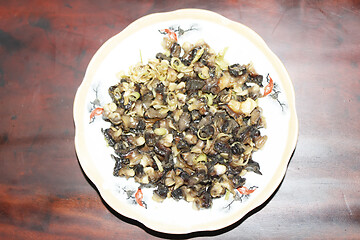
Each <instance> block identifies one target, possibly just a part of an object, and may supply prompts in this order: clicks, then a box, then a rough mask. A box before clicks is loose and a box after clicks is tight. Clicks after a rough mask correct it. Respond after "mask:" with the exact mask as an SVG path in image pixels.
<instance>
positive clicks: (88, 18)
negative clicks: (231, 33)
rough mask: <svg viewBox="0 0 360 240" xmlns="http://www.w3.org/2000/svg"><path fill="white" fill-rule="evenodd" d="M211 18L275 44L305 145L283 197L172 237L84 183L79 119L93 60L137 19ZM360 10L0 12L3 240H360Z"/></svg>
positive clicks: (59, 6)
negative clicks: (76, 105)
mask: <svg viewBox="0 0 360 240" xmlns="http://www.w3.org/2000/svg"><path fill="white" fill-rule="evenodd" d="M180 8H202V9H208V10H212V11H215V12H217V13H220V14H222V15H224V16H225V17H228V18H230V19H232V20H235V21H238V22H241V23H243V24H245V25H247V26H249V27H250V28H252V29H253V30H255V31H256V32H257V33H259V34H260V35H261V36H262V37H263V38H264V40H265V41H266V42H267V44H268V45H269V47H270V48H271V49H272V50H273V51H274V52H275V54H277V55H278V57H279V58H280V59H281V60H282V61H283V63H284V65H285V66H286V68H287V70H288V72H289V74H290V76H291V78H292V80H293V84H294V87H295V92H296V104H297V112H298V117H299V125H300V133H299V139H298V144H297V147H296V150H295V151H294V154H293V157H292V159H291V161H290V163H289V166H288V171H287V174H286V176H285V178H284V180H283V182H282V184H281V185H280V187H279V188H278V190H277V191H276V192H275V194H274V195H273V196H272V197H271V198H270V199H269V200H268V201H266V202H265V204H263V205H261V206H260V207H259V208H257V209H256V210H255V211H253V212H251V213H250V214H249V215H247V216H246V217H245V218H244V219H242V220H241V221H239V222H237V223H235V224H234V225H232V226H229V227H228V228H225V229H221V230H219V231H215V232H201V233H194V234H190V235H180V236H176V235H175V236H174V235H167V234H163V233H158V232H154V231H152V230H150V229H147V228H145V227H143V226H142V225H141V224H139V223H137V222H136V221H133V220H131V219H127V218H125V217H123V216H121V215H119V214H117V213H115V212H114V211H113V210H111V208H110V207H109V206H107V204H106V203H105V202H104V201H103V200H102V199H101V197H100V196H99V194H98V192H97V190H96V188H95V187H94V185H92V183H91V182H90V181H89V180H88V179H87V177H86V176H85V175H84V173H83V172H82V170H81V168H80V166H79V163H78V160H77V156H76V153H75V149H74V123H73V115H72V107H73V100H74V95H75V92H76V90H77V87H78V86H79V85H80V83H81V81H82V78H83V76H84V73H85V70H86V67H87V64H88V63H89V61H90V59H91V57H92V56H93V54H94V53H95V52H96V50H97V49H98V48H99V47H100V46H101V44H102V43H104V42H105V41H106V40H107V39H108V38H110V37H111V36H113V35H115V34H116V33H118V32H119V31H121V30H122V29H124V28H125V27H126V26H127V25H128V24H130V23H131V22H132V21H134V20H136V19H137V18H139V17H141V16H143V15H147V14H150V13H155V12H164V11H170V10H175V9H180ZM359 79H360V2H359V1H295V0H293V1H275V0H273V1H257V2H254V1H237V0H227V1H223V2H221V1H215V0H197V1H171V2H170V1H169V2H165V1H145V0H144V1H107V0H102V1H96V0H93V1H72V0H65V1H40V0H38V1H31V2H30V1H7V0H3V1H0V102H1V108H0V114H1V119H0V156H1V157H0V159H1V160H0V239H158V238H190V237H193V238H195V239H203V238H201V237H204V236H205V237H206V238H210V237H212V238H214V239H240V238H241V239H360V123H359V120H360V81H359Z"/></svg>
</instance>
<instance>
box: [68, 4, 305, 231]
mask: <svg viewBox="0 0 360 240" xmlns="http://www.w3.org/2000/svg"><path fill="white" fill-rule="evenodd" d="M182 19H195V20H199V21H200V20H201V21H206V22H209V23H216V24H219V25H221V26H223V27H225V28H228V29H231V30H233V31H235V32H236V33H239V34H241V35H243V36H244V37H245V38H246V39H248V40H249V41H251V43H252V44H254V45H255V46H256V47H257V48H258V49H260V50H261V53H262V54H263V55H265V56H266V58H268V59H271V64H272V66H273V67H274V69H275V71H276V72H277V74H278V75H279V81H280V82H281V84H282V87H283V92H282V93H284V95H285V98H286V100H287V111H288V112H289V120H288V121H289V122H288V124H289V126H288V129H287V135H286V136H287V138H286V140H287V144H286V147H285V149H284V152H282V155H281V159H280V160H279V165H278V166H277V167H276V171H275V173H274V174H273V175H272V176H271V178H270V179H271V181H269V183H267V184H266V185H265V187H264V188H263V189H262V190H261V191H259V193H257V195H256V196H255V197H254V198H252V199H251V201H249V203H248V204H246V205H244V207H242V208H241V209H238V210H236V212H234V213H232V214H229V216H225V217H222V218H221V219H220V220H218V221H211V222H205V223H199V224H196V225H193V226H188V225H186V224H185V225H183V226H182V225H181V224H180V225H179V224H171V223H168V224H164V223H163V222H161V221H158V220H157V219H154V218H150V217H148V216H144V215H146V214H143V212H142V211H134V210H133V208H130V207H127V206H126V205H124V204H122V203H121V202H120V201H118V199H117V198H116V196H114V194H113V193H112V191H111V189H108V188H104V187H103V186H104V181H105V180H104V179H103V178H102V176H101V174H99V172H98V170H97V169H96V167H95V166H94V164H93V163H92V161H90V160H89V159H91V155H90V153H89V151H87V147H86V141H85V134H84V132H85V129H86V127H85V126H84V121H83V119H84V116H85V115H88V112H86V96H87V93H88V91H89V89H90V88H91V84H92V81H93V77H94V75H95V73H96V70H97V68H99V65H100V64H101V62H102V61H103V60H104V59H105V57H106V56H107V55H108V54H109V53H110V52H111V51H112V49H113V48H114V47H115V46H116V45H117V44H118V43H121V41H123V40H124V39H126V38H127V37H128V36H131V35H132V34H134V33H136V32H137V31H138V30H139V29H141V28H144V27H148V26H151V25H152V24H155V23H161V22H163V21H164V20H166V21H170V20H182ZM205 41H206V39H205ZM134 64H135V63H134ZM119 70H122V69H119ZM73 117H74V124H75V149H76V154H77V157H78V161H79V163H80V165H81V168H82V169H83V171H84V173H85V174H86V175H87V177H88V178H89V179H90V181H92V182H93V183H94V185H95V186H96V188H97V189H98V191H99V193H100V195H101V197H102V198H103V200H104V201H105V202H106V203H107V204H108V205H109V206H110V207H111V208H112V209H114V210H115V211H116V212H118V213H119V214H121V215H123V216H125V217H128V218H131V219H134V220H137V221H138V222H140V223H142V224H144V225H145V226H146V227H148V228H150V229H153V230H155V231H158V232H164V233H171V234H187V233H191V232H197V231H211V230H218V229H222V228H225V227H227V226H229V225H231V224H233V223H235V222H237V221H239V220H240V219H242V218H243V217H244V216H245V215H246V214H247V213H249V212H250V211H252V210H253V209H255V208H257V207H258V206H260V205H262V204H263V203H264V202H265V201H266V200H267V199H268V198H269V197H270V196H271V195H272V194H273V193H274V192H275V191H276V189H277V188H278V186H279V185H280V183H281V182H282V180H283V178H284V176H285V173H286V170H287V167H288V163H289V161H290V159H291V156H292V154H293V152H294V150H295V146H296V143H297V138H298V131H299V129H298V128H299V127H298V119H297V114H296V108H295V91H294V87H293V84H292V82H291V79H290V76H289V74H288V72H287V71H286V69H285V67H284V65H283V64H282V62H281V61H280V59H279V58H278V57H277V56H276V55H275V54H274V53H273V52H272V50H270V48H269V47H268V46H267V44H266V43H265V41H264V40H263V39H262V38H261V37H260V36H259V35H258V34H257V33H256V32H255V31H253V30H252V29H250V28H249V27H247V26H245V25H243V24H241V23H238V22H235V21H233V20H230V19H228V18H226V17H224V16H222V15H220V14H218V13H215V12H212V11H208V10H202V9H179V10H175V11H170V12H161V13H153V14H150V15H146V16H144V17H141V18H139V19H138V20H136V21H134V22H133V23H131V24H130V25H129V26H127V27H126V28H125V29H124V30H122V31H121V32H120V33H118V34H116V35H115V36H113V37H111V38H110V39H109V40H107V41H106V42H105V43H104V44H103V45H102V46H101V47H100V48H99V49H98V50H97V52H96V53H95V54H94V56H93V57H92V59H91V60H90V63H89V65H88V67H87V69H86V72H85V76H84V79H83V81H82V82H81V84H80V86H79V88H78V89H77V92H76V95H75V99H74V104H73ZM109 174H112V173H109ZM194 211H196V210H194Z"/></svg>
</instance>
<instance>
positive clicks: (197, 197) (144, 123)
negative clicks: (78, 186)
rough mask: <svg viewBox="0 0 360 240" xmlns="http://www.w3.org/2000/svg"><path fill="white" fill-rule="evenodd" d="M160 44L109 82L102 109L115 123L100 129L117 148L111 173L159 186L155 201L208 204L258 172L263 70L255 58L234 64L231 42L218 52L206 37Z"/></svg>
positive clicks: (141, 183) (230, 192)
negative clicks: (256, 155) (229, 52)
mask: <svg viewBox="0 0 360 240" xmlns="http://www.w3.org/2000/svg"><path fill="white" fill-rule="evenodd" d="M162 45H163V47H164V52H162V53H158V54H156V56H155V58H154V59H151V60H149V61H148V63H146V64H145V63H143V62H142V61H141V62H139V63H138V64H136V65H134V66H132V67H130V69H129V72H128V74H127V75H124V74H119V79H120V81H119V83H118V84H116V85H114V86H111V87H110V88H109V94H110V96H111V99H112V102H111V103H108V104H106V105H105V106H103V112H102V114H103V118H104V119H105V120H106V121H110V122H111V126H110V127H109V128H107V129H102V131H103V134H104V136H105V138H106V140H107V143H108V144H109V146H111V147H113V149H114V152H115V154H114V155H112V157H113V159H114V160H115V167H114V172H113V174H114V175H115V176H122V177H126V178H134V180H135V181H136V182H138V183H139V184H140V185H141V186H142V187H154V188H155V190H154V194H153V199H154V200H156V201H159V202H162V201H163V200H164V199H166V198H169V197H171V198H173V199H175V200H180V199H184V200H186V201H188V202H193V203H194V205H195V206H196V207H197V208H199V209H201V208H209V207H211V206H212V200H213V199H215V198H220V197H222V196H224V195H225V194H227V195H228V194H235V192H236V189H239V188H241V187H242V186H243V185H244V184H245V180H246V179H245V177H244V176H245V175H246V173H247V172H249V171H251V172H255V173H257V174H261V172H260V166H259V164H258V163H257V162H255V161H254V160H253V157H252V154H253V152H255V151H257V150H258V149H260V148H262V147H263V145H264V144H265V142H266V140H267V136H265V135H262V134H261V131H260V130H261V128H264V127H265V125H266V123H265V119H264V117H263V116H262V109H261V107H260V106H259V105H258V98H261V97H263V96H264V95H265V94H264V93H262V92H263V87H264V86H263V76H262V75H259V74H257V73H256V71H255V69H254V66H253V65H252V64H251V63H250V64H246V65H242V64H238V63H236V64H229V63H228V62H227V61H226V60H225V58H224V55H225V52H226V49H224V50H223V51H220V52H219V53H216V52H215V51H214V50H213V49H212V48H211V47H210V46H209V45H208V44H207V43H206V42H204V41H199V42H197V43H195V44H191V43H189V42H185V43H183V44H182V45H180V44H179V43H178V42H177V41H176V40H175V39H171V38H164V40H163V42H162Z"/></svg>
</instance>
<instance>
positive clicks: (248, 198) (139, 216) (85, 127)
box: [74, 9, 298, 233]
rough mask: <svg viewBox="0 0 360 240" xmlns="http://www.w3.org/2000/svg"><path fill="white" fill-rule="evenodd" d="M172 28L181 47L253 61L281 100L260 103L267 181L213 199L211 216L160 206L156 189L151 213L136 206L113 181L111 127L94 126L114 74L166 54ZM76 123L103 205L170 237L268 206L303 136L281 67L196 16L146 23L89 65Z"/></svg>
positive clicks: (241, 34)
mask: <svg viewBox="0 0 360 240" xmlns="http://www.w3.org/2000/svg"><path fill="white" fill-rule="evenodd" d="M169 28H172V29H173V30H174V31H175V32H176V33H177V36H178V41H179V43H180V44H182V43H183V42H184V41H189V42H192V43H195V42H196V41H198V40H200V39H204V40H205V41H206V42H207V43H208V44H209V45H210V47H212V48H213V49H214V50H215V51H216V52H219V51H220V50H222V49H223V48H224V47H228V51H227V53H226V56H225V58H226V59H227V60H228V62H230V63H240V64H247V63H249V62H253V63H254V66H255V69H256V71H257V72H258V73H259V74H261V75H263V76H264V77H265V76H267V74H270V76H271V77H272V79H273V80H274V82H275V88H274V90H273V92H272V94H274V95H272V96H274V97H275V95H276V96H277V98H272V97H270V96H267V97H265V98H263V99H261V100H260V106H261V107H262V108H263V113H264V115H265V117H266V120H267V128H266V129H264V130H263V131H262V133H263V134H266V135H267V136H268V141H267V143H266V145H265V147H264V148H263V149H262V150H260V151H258V152H256V153H255V154H254V160H255V161H257V162H258V163H259V164H260V167H261V171H262V173H263V175H257V174H254V173H248V174H247V175H246V176H245V177H246V179H247V181H246V186H247V187H248V188H254V189H256V190H255V191H254V192H253V193H251V194H249V195H243V194H240V193H239V194H238V195H237V196H236V197H235V198H233V197H230V198H229V199H228V200H225V198H221V199H216V200H214V202H213V206H212V208H211V209H204V210H195V209H193V207H192V204H191V203H187V202H185V201H184V200H181V201H178V202H177V201H175V200H173V199H166V200H165V201H164V202H163V203H157V202H155V201H153V200H152V199H151V197H152V191H153V189H143V190H142V193H143V202H144V203H145V204H146V208H145V207H144V206H140V205H139V204H137V203H136V201H135V193H136V190H137V188H138V186H139V185H138V184H137V183H135V182H134V181H133V180H131V179H130V180H126V179H125V178H121V177H114V176H113V174H112V173H113V168H114V160H113V159H112V158H111V157H110V154H111V153H112V149H111V147H108V146H107V145H106V142H105V140H104V137H103V134H102V133H101V128H107V127H109V123H107V122H105V121H103V120H102V118H101V117H95V119H94V120H93V121H91V122H90V113H91V111H92V110H93V109H94V108H96V107H100V106H103V105H104V104H106V103H108V102H110V101H111V99H110V97H109V96H108V87H109V86H111V85H114V84H116V83H117V82H118V79H117V78H116V73H118V72H119V71H121V70H123V71H125V72H127V70H128V68H129V66H131V65H134V64H135V63H137V62H139V61H140V55H141V56H142V59H143V61H144V62H147V60H148V59H150V58H154V57H155V54H156V53H158V52H163V49H162V47H161V44H160V43H161V40H162V38H163V37H164V35H163V34H161V31H159V30H163V29H169ZM182 30H184V31H182ZM74 121H75V127H76V136H75V147H76V151H77V155H78V159H79V162H80V164H81V167H82V168H83V170H84V172H85V173H86V175H87V176H88V177H89V179H91V181H92V182H93V183H94V184H95V185H96V187H97V188H98V190H99V192H100V194H101V196H102V198H103V199H104V200H105V201H106V202H107V203H108V204H109V206H111V207H112V208H113V209H114V210H115V211H117V212H118V213H120V214H122V215H124V216H126V217H129V218H132V219H135V220H137V221H139V222H141V223H143V224H144V225H146V226H147V227H149V228H151V229H154V230H156V231H160V232H166V233H190V232H194V231H206V230H216V229H220V228H223V227H226V226H228V225H230V224H232V223H235V222H236V221H238V220H240V219H241V218H242V217H243V216H244V215H245V214H246V213H248V212H249V211H251V210H252V209H254V208H255V207H257V206H259V205H261V204H262V203H264V201H266V199H268V198H269V197H270V196H271V194H272V193H273V192H274V191H275V190H276V188H277V187H278V185H279V184H280V182H281V180H282V178H283V177H284V175H285V171H286V169H287V164H288V162H289V159H290V157H291V154H292V152H293V150H294V148H295V145H296V141H297V136H298V120H297V116H296V111H295V96H294V89H293V86H292V83H291V80H290V77H289V75H288V73H287V72H286V70H285V68H284V66H283V64H282V63H281V62H280V60H279V59H278V58H277V57H276V56H275V55H274V53H273V52H272V51H271V50H270V49H269V48H268V47H267V45H266V44H265V42H264V41H263V39H262V38H261V37H260V36H259V35H257V34H256V33H255V32H254V31H252V30H251V29H249V28H248V27H246V26H244V25H242V24H240V23H236V22H233V21H231V20H228V19H227V18H225V17H223V16H220V15H218V14H216V13H213V12H209V11H205V10H197V9H185V10H178V11H174V12H168V13H158V14H152V15H148V16H145V17H142V18H140V19H139V20H137V21H135V22H133V23H132V24H130V25H129V26H128V27H127V28H126V29H124V30H123V31H122V32H120V33H119V34H117V35H115V36H114V37H112V38H111V39H109V40H108V41H107V42H106V43H105V44H103V46H101V47H100V49H99V50H98V51H97V52H96V54H95V55H94V57H93V58H92V60H91V62H90V64H89V66H88V68H87V71H86V74H85V77H84V80H83V82H82V83H81V85H80V87H79V89H78V91H77V93H76V97H75V101H74Z"/></svg>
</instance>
